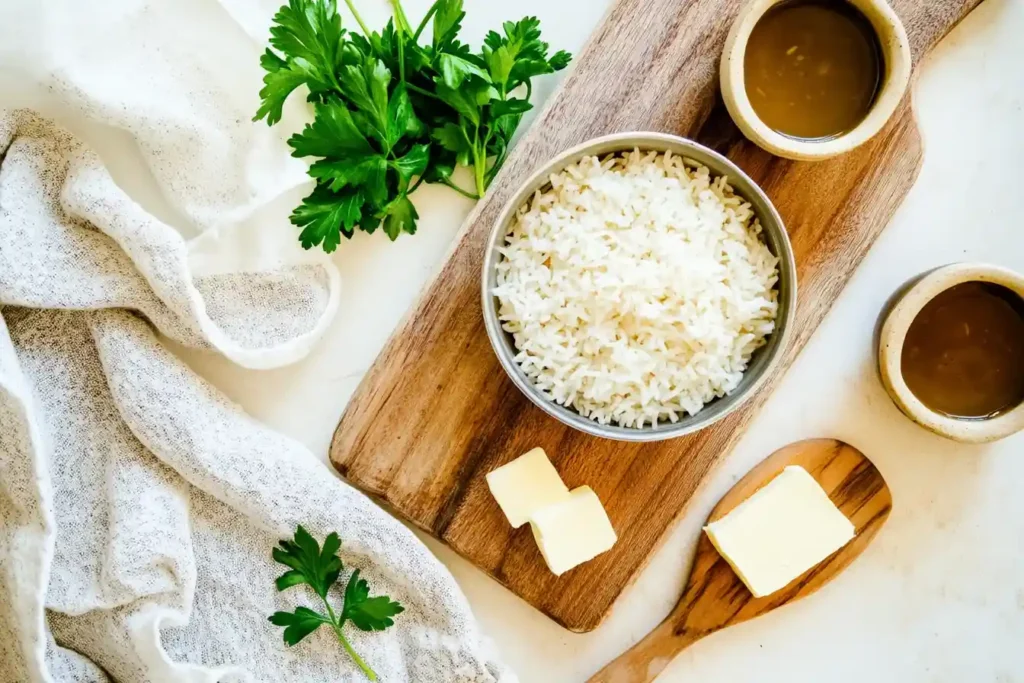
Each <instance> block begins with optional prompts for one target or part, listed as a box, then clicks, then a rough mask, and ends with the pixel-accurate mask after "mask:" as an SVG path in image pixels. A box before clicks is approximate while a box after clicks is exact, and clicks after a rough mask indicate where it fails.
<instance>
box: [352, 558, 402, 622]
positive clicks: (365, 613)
mask: <svg viewBox="0 0 1024 683" xmlns="http://www.w3.org/2000/svg"><path fill="white" fill-rule="evenodd" d="M404 611H405V608H404V607H402V606H401V605H400V604H398V603H397V602H395V601H394V600H392V599H391V598H389V597H388V596H386V595H378V596H377V597H374V598H371V597H370V587H369V586H368V585H367V583H366V579H361V578H359V570H358V569H357V570H355V571H354V572H352V576H351V577H350V578H349V580H348V586H347V587H346V588H345V609H344V611H342V613H341V619H342V621H345V620H346V619H347V620H350V621H351V622H352V623H353V624H355V626H356V628H358V629H359V630H361V631H383V630H384V629H386V628H388V627H389V626H394V625H395V621H394V619H392V618H391V617H393V616H395V615H398V614H401V613H402V612H404Z"/></svg>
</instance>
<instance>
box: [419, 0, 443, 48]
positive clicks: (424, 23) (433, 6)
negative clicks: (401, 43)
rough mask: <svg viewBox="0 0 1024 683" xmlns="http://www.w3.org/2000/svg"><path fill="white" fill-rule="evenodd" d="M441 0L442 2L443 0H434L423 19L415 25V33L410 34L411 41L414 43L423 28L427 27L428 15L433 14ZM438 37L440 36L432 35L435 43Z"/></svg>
mask: <svg viewBox="0 0 1024 683" xmlns="http://www.w3.org/2000/svg"><path fill="white" fill-rule="evenodd" d="M442 2H444V0H434V4H433V5H431V6H430V9H428V10H427V13H426V15H425V16H424V17H423V21H421V22H420V25H419V26H417V27H416V33H413V34H412V42H414V43H415V42H416V41H418V40H419V39H420V34H421V33H423V29H425V28H426V27H427V22H428V21H430V17H432V16H434V12H436V11H437V8H438V7H439V6H440V5H441V3H442ZM440 37H441V36H434V43H435V44H436V43H437V39H438V38H440Z"/></svg>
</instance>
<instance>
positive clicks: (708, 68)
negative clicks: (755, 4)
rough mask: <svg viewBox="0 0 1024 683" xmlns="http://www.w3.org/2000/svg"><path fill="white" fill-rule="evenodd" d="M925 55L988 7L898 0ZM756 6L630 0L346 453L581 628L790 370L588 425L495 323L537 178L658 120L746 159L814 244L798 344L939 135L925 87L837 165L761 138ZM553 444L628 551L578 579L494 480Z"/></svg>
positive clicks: (419, 516) (386, 370) (468, 242)
mask: <svg viewBox="0 0 1024 683" xmlns="http://www.w3.org/2000/svg"><path fill="white" fill-rule="evenodd" d="M891 2H892V5H893V8H894V9H895V10H896V13H897V14H898V15H899V16H900V17H901V18H902V19H903V22H904V24H905V25H906V28H907V32H908V33H909V36H910V41H911V48H912V51H913V56H914V61H915V64H918V63H920V60H921V58H922V57H923V56H924V54H925V53H927V51H928V50H929V49H930V48H931V47H932V45H934V44H935V42H937V41H938V40H939V39H940V38H941V37H942V36H944V35H945V34H946V33H947V32H948V31H949V30H950V29H951V28H952V27H953V26H954V25H955V24H956V23H957V22H958V21H959V20H960V19H962V18H963V17H964V16H965V15H966V14H967V13H968V12H969V11H970V10H971V9H973V8H974V7H975V6H976V5H977V4H979V3H980V0H891ZM740 6H741V2H740V0H617V1H616V2H615V4H614V5H613V6H612V8H611V10H610V11H609V13H608V15H607V16H606V17H605V19H604V22H603V23H602V24H601V25H600V26H599V27H598V29H597V31H596V33H595V34H594V36H593V37H592V38H591V40H590V42H589V44H588V45H587V47H586V48H585V49H584V50H583V53H582V54H581V55H579V56H578V57H577V59H576V63H575V66H574V67H573V69H572V71H571V72H570V73H569V74H568V75H567V76H566V78H565V81H564V82H563V84H562V86H561V88H560V89H559V90H558V92H556V93H555V94H554V95H553V96H552V98H551V101H550V103H549V104H548V105H547V107H546V108H545V110H544V111H543V112H542V113H541V114H540V115H539V116H538V118H537V120H536V122H535V123H534V124H533V126H532V128H531V129H530V130H529V131H528V132H527V133H526V135H524V136H523V139H522V140H521V141H520V142H519V143H518V145H517V146H516V148H515V150H514V152H513V153H512V155H511V156H510V157H509V159H508V161H507V162H506V165H505V167H504V169H503V170H502V171H501V173H500V174H499V176H498V178H497V179H496V181H495V183H494V185H493V187H492V188H491V190H490V192H489V193H488V195H487V196H486V197H485V198H484V199H483V200H482V201H481V202H480V203H479V204H478V205H477V207H476V209H475V210H474V212H473V214H472V215H471V216H470V217H469V219H468V220H467V222H466V224H465V226H463V229H462V231H461V232H460V234H459V236H458V238H457V239H456V243H455V246H454V247H453V250H452V252H451V253H450V254H449V256H448V259H447V261H446V262H445V264H444V266H443V267H442V268H441V270H440V272H439V273H438V275H437V276H436V278H435V280H434V281H433V283H432V284H431V285H430V287H429V288H428V289H427V291H426V292H425V293H424V295H423V297H422V299H421V300H420V302H419V304H418V305H417V306H416V307H415V309H414V310H413V311H412V312H411V314H410V315H409V316H408V317H407V318H406V320H405V321H404V322H403V323H402V325H401V326H400V327H399V329H398V330H397V331H396V333H395V334H394V336H393V337H392V338H391V340H390V341H389V342H388V344H387V346H386V347H385V349H384V351H383V352H382V353H381V354H380V356H379V357H378V358H377V361H376V362H375V363H374V365H373V367H372V368H371V369H370V371H369V373H367V375H366V377H365V378H364V379H363V382H362V384H361V385H360V386H359V388H358V390H357V391H356V393H355V395H354V396H353V397H352V400H351V401H350V403H349V405H348V408H347V410H346V412H345V415H344V416H343V418H342V421H341V424H340V425H339V426H338V429H337V432H336V433H335V435H334V441H333V443H332V445H331V453H330V456H331V461H332V462H333V463H334V466H335V467H336V468H337V469H338V471H339V472H340V473H341V474H342V475H343V476H344V477H345V478H347V479H348V480H349V481H350V482H351V483H353V484H354V485H356V486H357V487H359V488H361V489H363V490H365V491H367V492H368V493H370V494H372V495H374V496H376V497H378V498H379V499H380V500H381V501H382V502H383V503H384V504H385V505H387V506H388V507H390V508H391V509H393V510H394V511H395V512H397V513H398V514H400V515H402V516H404V517H405V518H407V519H408V520H409V521H411V522H412V523H414V524H416V525H417V526H419V527H421V528H423V529H425V530H426V531H428V532H429V533H431V534H433V535H434V536H436V537H437V538H439V539H441V540H443V541H444V542H446V543H447V544H449V545H450V546H451V547H452V548H454V549H455V550H456V551H457V552H458V553H460V554H461V555H463V556H464V557H466V558H467V559H469V560H470V561H472V562H474V563H475V564H477V565H478V566H479V567H481V568H482V569H483V570H484V571H486V572H487V573H489V574H490V575H491V576H493V577H494V578H495V579H497V580H498V581H500V582H502V583H503V584H504V585H506V586H507V587H508V588H510V589H511V590H513V591H514V592H516V593H517V594H519V595H520V596H522V597H523V598H524V599H525V600H527V601H528V602H529V603H530V604H532V605H534V606H535V607H537V608H538V609H540V610H541V611H543V612H544V613H546V614H548V615H549V616H550V617H551V618H553V619H554V620H556V621H557V622H559V623H560V624H562V625H564V626H565V627H566V628H569V629H571V630H573V631H589V630H591V629H593V628H595V627H596V626H597V625H598V624H599V623H600V622H601V620H602V619H603V618H604V616H605V615H606V614H607V613H608V611H609V609H610V608H611V605H612V603H613V602H614V601H615V599H616V598H617V597H618V596H619V594H620V593H621V592H622V590H623V589H624V588H625V587H626V585H627V584H629V583H630V581H632V580H633V578H634V577H635V576H636V575H637V573H638V572H639V571H640V569H641V568H642V567H643V566H644V565H645V563H646V562H647V560H648V558H649V557H650V555H651V553H652V552H653V551H654V549H655V548H656V547H657V546H658V543H659V541H660V540H661V539H662V537H663V536H664V535H665V532H666V530H667V529H668V528H669V527H670V526H671V524H672V522H673V521H674V520H675V519H676V518H677V516H678V515H679V514H680V513H681V512H682V510H683V509H684V508H685V506H686V504H687V502H688V501H689V500H690V499H691V498H692V497H693V495H694V493H695V492H696V490H697V488H698V487H699V485H700V484H701V482H702V481H703V480H704V478H705V476H706V475H707V474H708V472H709V471H710V470H711V468H712V467H713V466H714V464H715V462H716V461H717V460H718V459H719V458H720V457H721V456H722V455H723V454H724V453H727V452H728V451H729V450H730V448H731V447H732V445H733V444H734V443H735V441H736V440H737V439H738V438H739V436H740V435H741V433H742V432H743V429H744V428H745V426H746V424H747V423H748V422H749V420H750V418H751V416H753V415H754V413H755V412H756V411H757V409H758V408H759V406H760V405H761V404H762V403H763V402H764V399H765V398H767V396H768V395H769V393H770V391H771V388H772V387H773V386H774V384H775V382H776V381H777V380H778V377H779V375H780V374H781V373H777V374H776V376H775V377H774V378H772V379H771V380H770V381H769V382H768V383H767V385H766V386H765V387H764V388H763V389H762V390H761V391H760V392H759V394H758V395H757V396H756V397H755V398H753V399H752V400H751V401H749V402H748V403H747V404H746V407H745V408H744V409H743V410H740V411H738V412H737V413H734V414H733V415H731V416H730V417H728V418H726V419H725V420H723V421H721V422H719V423H718V424H716V425H715V426H713V427H711V428H708V429H705V430H703V431H700V432H698V433H696V434H693V435H690V436H687V437H683V438H680V439H676V440H672V441H667V442H662V443H658V444H624V443H617V442H613V441H606V440H601V439H597V438H594V437H590V436H586V435H583V434H580V433H577V432H575V431H573V430H571V429H569V428H568V427H564V426H563V425H561V424H560V423H558V422H556V421H555V420H554V419H552V418H550V417H548V416H547V415H545V414H544V413H543V412H542V411H541V410H539V409H538V408H535V407H534V406H533V405H532V404H530V402H529V401H528V400H527V399H526V398H525V397H523V396H522V395H520V393H519V392H518V391H517V390H516V389H515V387H514V386H513V385H512V382H511V381H510V380H509V379H508V378H507V377H506V376H505V374H504V372H503V371H502V369H501V367H500V366H499V365H498V360H497V358H496V357H495V355H494V352H493V351H492V350H491V347H490V345H489V343H488V341H487V335H486V334H485V332H484V326H483V320H482V316H481V305H480V277H481V275H480V269H481V263H482V261H483V252H484V243H485V239H486V236H487V233H488V231H489V230H490V227H491V225H492V223H493V221H494V219H495V218H496V217H497V215H498V213H499V212H500V211H501V208H502V206H503V205H504V204H505V202H506V201H507V200H508V199H509V197H510V196H511V194H512V193H513V192H514V191H515V190H516V188H517V187H518V186H519V184H520V183H521V182H522V181H523V180H524V179H525V178H526V177H527V176H528V175H529V174H530V173H531V172H532V171H533V170H534V169H535V168H537V167H538V166H540V165H541V164H543V163H544V162H546V161H547V160H548V159H550V158H551V157H553V156H554V155H555V154H557V153H559V152H561V151H563V150H565V149H567V148H569V147H571V146H574V145H577V144H579V143H581V142H584V141H586V140H588V139H590V138H592V137H595V136H598V135H603V134H606V133H612V132H617V131H625V130H656V131H666V132H672V133H677V134H679V135H683V136H686V137H690V138H694V139H696V140H698V141H700V142H703V143H704V144H706V145H708V146H710V147H713V148H715V149H717V150H718V151H720V152H722V153H724V154H726V155H727V156H729V158H731V159H732V160H733V161H735V162H736V163H737V164H739V166H740V167H742V168H743V169H744V170H745V171H746V172H747V173H748V174H750V176H751V177H752V178H753V179H754V180H755V181H757V182H758V183H759V184H760V185H761V186H762V187H763V188H764V190H765V192H767V194H768V196H769V197H771V199H772V201H773V202H774V203H775V205H776V206H777V207H778V210H779V212H780V213H781V215H782V218H783V220H784V221H785V224H786V226H787V228H788V230H789V235H790V238H791V240H792V243H793V249H794V251H795V253H796V259H797V266H798V278H799V291H800V294H799V305H798V308H797V317H796V325H795V330H794V335H793V343H792V345H791V347H790V348H789V350H788V352H787V354H786V355H785V358H784V360H783V367H788V365H789V364H790V363H791V362H792V361H793V359H794V358H795V357H796V355H797V353H798V352H799V350H800V349H801V348H802V347H803V345H804V344H805V343H806V341H807V340H808V338H809V337H810V336H811V334H812V333H813V332H814V330H815V328H816V327H817V326H818V323H819V322H821V319H822V318H823V317H824V315H825V313H826V312H827V311H828V309H829V307H830V306H831V305H832V303H833V301H834V300H835V298H836V297H837V296H838V294H839V292H840V291H841V290H842V288H843V286H844V285H845V284H846V281H847V279H848V278H849V277H850V275H851V274H852V273H853V270H854V268H856V266H857V264H858V263H860V260H861V259H862V258H863V256H864V254H865V253H866V252H867V250H868V248H869V247H870V246H871V244H872V242H874V240H875V238H876V237H877V236H878V234H879V233H880V232H881V231H882V229H883V228H884V227H885V225H886V224H887V223H888V222H889V219H890V217H891V216H892V214H893V213H894V212H895V210H896V208H897V206H899V204H900V202H901V201H902V199H903V197H904V196H905V195H906V193H907V191H908V190H909V189H910V186H911V184H912V183H913V181H914V178H915V177H916V175H917V172H918V170H919V168H920V165H921V140H920V137H919V135H918V132H917V129H916V127H915V124H914V117H913V112H912V110H911V107H910V103H909V97H908V98H907V99H906V100H905V101H904V102H903V104H902V106H901V108H900V109H899V110H898V111H897V113H896V114H895V115H894V117H893V119H892V121H890V123H889V125H888V126H887V127H886V128H885V129H884V130H883V131H882V132H881V133H880V134H879V135H877V136H876V137H875V138H874V139H873V140H871V141H870V142H869V143H867V144H865V145H864V146H862V147H860V148H858V149H857V150H855V151H853V152H851V153H849V154H845V155H843V156H840V157H837V158H835V159H832V160H829V161H823V162H815V163H807V162H804V163H801V162H792V161H787V160H784V159H779V158H776V157H773V156H771V155H769V154H768V153H766V152H764V151H762V150H760V149H758V148H757V147H755V146H754V145H753V144H751V143H749V142H747V141H746V140H744V139H743V138H742V137H741V136H740V134H739V133H738V131H737V130H736V128H735V126H734V125H733V124H732V122H731V120H730V119H729V116H728V113H727V112H726V111H725V108H724V106H722V104H721V102H720V100H719V98H718V96H717V91H718V64H719V59H720V57H721V52H722V46H723V44H724V41H725V37H726V34H727V33H728V31H729V28H730V25H731V23H732V18H733V17H734V16H735V15H736V13H737V11H738V9H739V7H740ZM535 446H541V447H543V448H544V449H545V450H546V451H547V452H548V453H549V454H550V455H551V458H552V461H553V462H554V463H555V466H556V467H557V468H558V471H559V472H560V473H561V475H562V477H563V478H564V479H565V483H566V484H567V485H568V486H570V487H576V486H580V485H582V484H588V485H590V486H591V487H592V488H593V489H594V490H595V491H596V492H597V494H598V495H599V496H600V498H601V500H602V501H603V502H604V504H605V507H606V508H607V510H608V514H609V516H610V517H611V520H612V523H613V525H614V526H615V529H616V531H617V532H618V534H619V542H618V544H617V545H616V546H615V547H614V548H613V549H612V550H611V551H609V552H607V553H605V554H603V555H601V556H599V557H598V558H597V559H595V560H593V561H591V562H589V563H587V564H585V565H583V566H581V567H579V568H577V569H575V570H573V571H571V572H568V573H566V574H564V575H562V576H561V577H555V576H553V575H552V574H551V573H550V572H549V571H548V570H547V568H546V567H545V565H544V562H543V559H542V558H541V555H540V553H539V551H538V550H537V547H536V543H535V542H534V540H533V538H532V536H531V534H530V532H529V529H527V528H521V529H518V530H513V529H511V528H510V527H509V525H508V523H507V522H506V520H505V519H504V517H503V516H502V514H501V512H500V510H499V509H498V506H497V505H496V504H495V502H494V500H493V499H492V498H491V496H490V493H489V492H488V490H487V486H486V484H485V481H484V475H485V474H486V473H487V472H489V471H490V470H492V469H494V468H495V467H497V466H499V465H501V464H503V463H505V462H507V461H509V460H511V459H513V458H515V457H517V456H518V455H520V454H522V453H525V452H526V451H528V450H529V449H531V448H533V447H535Z"/></svg>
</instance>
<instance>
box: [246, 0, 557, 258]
mask: <svg viewBox="0 0 1024 683" xmlns="http://www.w3.org/2000/svg"><path fill="white" fill-rule="evenodd" d="M389 2H390V4H391V7H392V13H393V16H392V19H391V20H390V21H389V22H388V24H387V26H386V27H385V28H384V29H383V30H382V31H380V32H375V31H370V30H369V29H368V28H367V26H366V24H365V22H364V21H363V20H362V18H361V17H360V16H359V13H358V11H357V10H356V8H355V6H354V4H353V1H352V0H345V3H346V5H348V8H349V10H350V11H351V13H352V15H353V16H354V18H355V20H356V23H357V24H358V25H359V28H360V31H361V33H356V32H351V31H347V30H346V29H345V28H343V27H342V23H341V17H340V16H339V14H338V9H337V3H336V0H289V2H288V4H287V5H285V6H284V7H282V8H281V9H280V10H279V11H278V13H277V14H276V15H275V16H274V24H273V26H272V27H271V30H270V33H271V38H270V45H271V47H270V48H268V49H267V51H266V52H265V53H264V54H263V56H262V58H261V60H260V63H261V65H262V66H263V68H264V70H265V71H266V75H265V76H264V79H263V89H262V90H261V91H260V97H261V100H262V101H261V104H260V107H259V110H258V111H257V112H256V116H255V117H254V119H255V120H260V119H266V120H267V123H268V124H270V125H274V124H276V123H278V122H279V121H280V120H281V116H282V110H283V107H284V103H285V101H286V100H287V98H288V97H289V96H290V95H291V94H292V93H293V92H294V91H295V90H296V89H297V88H298V87H299V86H302V85H305V86H306V88H307V89H308V91H309V95H308V98H307V99H308V100H309V101H310V102H311V103H312V104H313V111H314V120H313V123H311V124H309V125H307V126H306V127H305V129H303V130H302V132H301V133H298V134H296V135H293V136H292V137H291V138H290V139H289V141H288V144H289V145H290V146H291V148H292V153H293V155H294V156H296V157H313V158H316V159H317V161H315V162H314V163H313V165H312V167H311V168H310V171H309V173H310V175H311V176H312V177H313V178H315V179H316V187H315V188H314V190H313V192H312V193H311V194H310V195H309V196H308V197H306V198H305V199H304V200H303V203H302V205H301V206H299V207H298V208H297V209H295V211H294V212H293V213H292V216H291V220H292V222H293V223H294V224H295V225H297V226H299V227H301V228H302V232H301V234H300V236H299V239H300V241H301V242H302V245H303V246H304V247H305V248H307V249H309V248H312V247H313V246H316V245H322V247H323V249H324V251H327V252H331V251H334V250H335V249H336V248H337V246H338V244H339V243H340V242H341V237H342V236H345V237H352V235H353V234H354V232H355V230H356V229H357V228H358V229H360V230H364V231H366V232H370V233H372V232H374V231H375V230H376V229H377V228H378V227H380V226H383V230H384V232H385V233H386V234H387V235H388V237H389V238H391V239H392V240H394V239H397V238H398V236H399V235H400V234H402V233H403V232H406V233H410V234H413V233H415V232H416V221H417V219H418V218H419V216H418V214H417V213H416V209H415V207H414V206H413V204H412V202H411V201H410V200H409V194H411V193H412V192H413V191H414V190H415V189H416V188H417V187H419V185H420V183H422V182H436V183H442V184H444V185H447V186H449V187H451V188H452V189H454V190H456V191H458V192H460V193H461V194H463V195H465V196H467V197H470V198H472V199H479V198H480V197H481V196H483V194H484V192H485V191H486V189H487V186H488V185H489V184H490V182H491V181H492V180H493V179H494V176H495V175H496V174H497V172H498V170H499V169H500V168H501V165H502V163H504V161H505V157H506V155H507V154H508V150H509V145H510V144H511V140H512V136H513V135H514V134H515V131H516V129H517V128H518V126H519V123H520V121H521V120H522V117H523V114H525V113H526V112H527V111H529V110H530V109H531V105H530V102H529V100H530V95H531V93H532V87H533V86H532V79H533V78H534V77H537V76H541V75H544V74H549V73H553V72H555V71H558V70H560V69H564V68H565V67H566V66H567V65H568V64H569V61H570V59H571V57H570V55H569V53H567V52H564V51H560V52H556V53H555V54H553V55H550V56H549V54H548V53H549V47H548V44H547V43H545V42H543V41H542V40H541V33H540V22H539V21H538V20H537V19H536V18H535V17H526V18H524V19H522V20H521V21H518V22H505V24H504V25H503V26H502V32H501V33H498V32H495V31H491V32H490V33H488V34H487V37H486V38H485V39H484V45H483V47H482V48H481V49H480V51H479V52H474V51H473V50H472V49H471V48H470V47H469V46H468V45H466V44H464V43H462V42H460V41H459V39H458V35H459V31H460V30H461V27H462V20H463V18H464V17H465V12H464V11H463V9H462V7H463V0H436V1H435V2H434V3H433V4H432V5H431V6H430V9H429V10H428V11H427V13H426V15H425V16H424V17H423V19H422V20H421V21H420V22H419V24H418V25H417V26H416V27H415V28H414V27H413V26H412V24H411V23H410V22H409V19H408V17H406V15H405V11H404V9H403V8H402V4H401V1H400V0H389ZM428 26H431V29H432V30H431V33H432V37H431V40H430V42H427V43H421V38H422V35H423V33H424V32H425V30H426V28H427V27H428ZM457 166H466V167H468V168H470V169H471V170H472V175H473V181H474V182H473V185H474V186H473V189H472V190H467V189H464V188H462V187H460V186H459V185H458V184H457V183H456V182H455V180H454V179H453V173H454V171H455V168H456V167H457Z"/></svg>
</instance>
